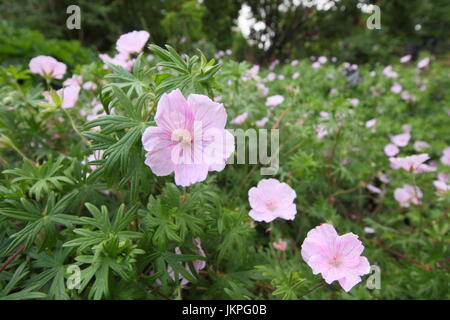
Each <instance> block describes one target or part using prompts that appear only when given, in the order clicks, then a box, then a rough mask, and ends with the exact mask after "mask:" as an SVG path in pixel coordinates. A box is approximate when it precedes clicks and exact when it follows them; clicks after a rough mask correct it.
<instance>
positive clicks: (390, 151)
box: [384, 143, 400, 157]
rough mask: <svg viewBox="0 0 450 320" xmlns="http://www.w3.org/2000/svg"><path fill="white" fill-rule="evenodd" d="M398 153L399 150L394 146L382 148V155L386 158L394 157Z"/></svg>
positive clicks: (388, 145) (389, 145)
mask: <svg viewBox="0 0 450 320" xmlns="http://www.w3.org/2000/svg"><path fill="white" fill-rule="evenodd" d="M399 152H400V149H399V148H398V147H397V146H396V145H395V144H392V143H389V144H387V145H386V146H385V147H384V153H385V154H386V155H387V156H388V157H393V156H396V155H397V154H398V153H399Z"/></svg>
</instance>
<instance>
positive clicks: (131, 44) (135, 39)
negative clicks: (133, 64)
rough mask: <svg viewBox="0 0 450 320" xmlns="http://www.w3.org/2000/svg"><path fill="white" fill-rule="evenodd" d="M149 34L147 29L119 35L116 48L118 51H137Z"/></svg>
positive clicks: (140, 49) (142, 46)
mask: <svg viewBox="0 0 450 320" xmlns="http://www.w3.org/2000/svg"><path fill="white" fill-rule="evenodd" d="M149 37H150V34H149V33H148V32H147V31H132V32H128V33H125V34H123V35H121V36H120V37H119V39H118V40H117V42H116V48H117V51H119V52H125V53H139V52H141V51H142V49H143V48H144V46H145V43H146V42H147V40H148V38H149Z"/></svg>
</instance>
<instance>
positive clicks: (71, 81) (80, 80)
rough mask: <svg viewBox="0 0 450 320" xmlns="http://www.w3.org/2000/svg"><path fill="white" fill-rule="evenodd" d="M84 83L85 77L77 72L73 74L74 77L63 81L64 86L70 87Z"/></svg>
mask: <svg viewBox="0 0 450 320" xmlns="http://www.w3.org/2000/svg"><path fill="white" fill-rule="evenodd" d="M82 83H83V77H82V76H79V75H77V74H74V75H72V77H70V78H67V79H66V80H65V81H64V82H63V86H64V87H70V86H81V84H82Z"/></svg>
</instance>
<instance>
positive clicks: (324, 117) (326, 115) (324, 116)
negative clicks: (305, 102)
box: [319, 111, 330, 120]
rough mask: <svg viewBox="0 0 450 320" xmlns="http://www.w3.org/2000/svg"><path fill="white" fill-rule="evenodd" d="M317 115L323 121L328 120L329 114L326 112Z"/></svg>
mask: <svg viewBox="0 0 450 320" xmlns="http://www.w3.org/2000/svg"><path fill="white" fill-rule="evenodd" d="M319 115H320V117H321V118H323V119H326V120H328V119H330V114H329V113H328V112H326V111H320V113H319Z"/></svg>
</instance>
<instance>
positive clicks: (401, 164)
mask: <svg viewBox="0 0 450 320" xmlns="http://www.w3.org/2000/svg"><path fill="white" fill-rule="evenodd" d="M428 159H430V157H429V156H428V154H427V153H421V154H418V155H412V156H409V157H404V158H400V157H398V158H390V159H389V161H390V162H391V168H392V169H395V170H398V169H403V170H406V171H408V172H416V171H417V170H418V169H419V167H420V166H422V165H423V163H424V162H425V161H427V160H428Z"/></svg>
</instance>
